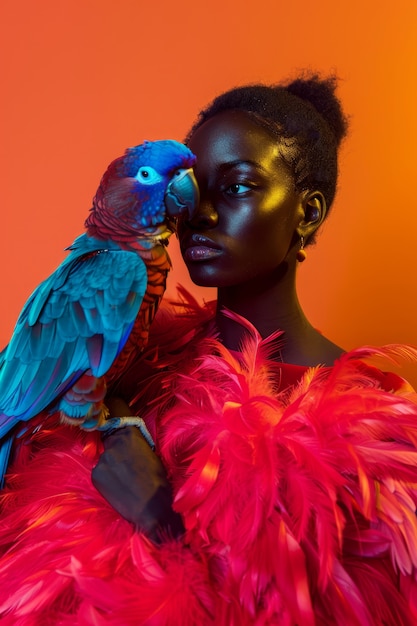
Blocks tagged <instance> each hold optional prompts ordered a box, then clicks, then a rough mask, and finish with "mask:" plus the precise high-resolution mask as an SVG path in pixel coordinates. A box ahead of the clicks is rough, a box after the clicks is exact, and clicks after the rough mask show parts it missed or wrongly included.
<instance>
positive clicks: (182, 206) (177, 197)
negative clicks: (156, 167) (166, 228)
mask: <svg viewBox="0 0 417 626" xmlns="http://www.w3.org/2000/svg"><path fill="white" fill-rule="evenodd" d="M199 199H200V192H199V189H198V184H197V181H196V179H195V176H194V172H193V170H192V168H189V169H187V170H186V169H179V170H177V171H176V172H175V174H174V176H173V177H172V179H171V181H170V182H169V184H168V187H167V190H166V192H165V198H164V203H165V207H166V210H167V213H168V216H169V217H170V218H173V219H174V220H175V218H177V217H179V216H180V215H184V217H185V218H186V219H191V218H192V216H193V214H194V211H195V209H196V208H197V206H198V202H199Z"/></svg>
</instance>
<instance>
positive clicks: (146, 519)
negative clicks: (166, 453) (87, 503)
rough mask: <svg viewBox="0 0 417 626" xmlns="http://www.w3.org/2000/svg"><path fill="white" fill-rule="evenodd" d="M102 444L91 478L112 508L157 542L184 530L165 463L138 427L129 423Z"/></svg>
mask: <svg viewBox="0 0 417 626" xmlns="http://www.w3.org/2000/svg"><path fill="white" fill-rule="evenodd" d="M112 412H113V411H112ZM119 414H120V413H119ZM123 414H124V415H126V414H128V412H127V411H125V412H124V413H123ZM103 445H104V452H103V454H102V455H101V457H100V458H99V461H98V463H97V465H96V466H95V468H94V469H93V471H92V481H93V484H94V485H95V487H96V488H97V489H98V491H99V492H100V493H101V494H102V495H103V496H104V498H106V500H107V501H108V502H109V503H110V504H111V505H112V506H113V508H115V509H116V511H118V512H119V513H120V515H122V516H123V517H124V518H125V519H127V520H129V521H130V522H133V523H134V524H136V526H137V527H138V528H139V529H140V530H142V531H143V532H144V533H146V535H147V536H148V537H149V538H150V539H152V540H153V541H155V542H157V543H159V542H160V541H161V539H162V538H163V536H164V535H165V536H167V535H168V536H169V535H171V536H173V537H178V536H180V535H181V534H182V533H184V526H183V524H182V520H181V516H180V515H179V514H178V513H176V512H175V511H173V509H172V500H173V498H172V490H171V486H170V484H169V482H168V479H167V476H166V472H165V469H164V466H163V465H162V462H161V460H160V459H159V457H158V456H157V455H156V454H155V452H153V450H152V449H151V448H150V447H149V445H148V444H147V442H146V441H145V439H144V438H143V436H142V435H141V433H140V431H139V429H138V428H136V427H135V426H128V427H126V428H120V429H118V430H115V431H113V432H112V433H111V434H109V435H108V436H107V437H105V439H104V441H103Z"/></svg>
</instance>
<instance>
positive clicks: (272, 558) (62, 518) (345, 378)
mask: <svg viewBox="0 0 417 626" xmlns="http://www.w3.org/2000/svg"><path fill="white" fill-rule="evenodd" d="M194 308H196V307H194V305H193V304H190V306H189V307H188V309H186V311H185V315H184V316H183V317H181V318H179V317H175V323H173V322H174V320H170V319H168V320H167V316H168V317H169V316H170V315H173V314H172V313H167V312H164V311H160V314H158V316H157V318H158V320H159V321H158V320H157V321H156V323H155V324H154V327H153V339H152V340H151V343H150V345H149V348H148V351H147V355H146V358H147V359H148V360H149V362H150V363H153V364H154V366H153V372H152V376H150V377H149V379H148V381H147V383H146V384H145V385H142V386H141V387H140V391H139V393H138V396H137V397H136V398H135V399H134V402H133V406H135V407H140V410H141V415H142V416H143V417H144V418H145V419H146V421H147V424H148V427H149V429H150V430H151V433H152V434H153V435H154V437H155V439H156V441H157V450H158V452H159V454H160V455H161V457H162V459H163V462H164V464H165V466H166V468H167V470H168V472H169V476H170V478H171V480H172V483H173V487H174V493H175V508H176V510H177V511H179V512H180V513H181V514H182V516H183V519H184V523H185V526H186V529H187V532H186V535H185V537H184V538H183V540H178V541H177V540H172V539H167V541H166V542H165V543H164V544H163V545H161V546H155V545H153V544H152V543H151V542H150V541H149V540H148V539H147V538H146V537H145V536H144V535H143V534H141V533H140V532H137V531H136V530H135V529H134V527H133V525H131V524H130V523H129V522H127V521H126V520H124V519H123V518H121V517H120V516H119V515H118V514H117V513H116V512H115V511H114V510H113V509H112V508H111V506H110V505H109V504H108V503H107V502H106V501H105V500H104V499H103V498H102V497H101V496H100V494H99V493H98V492H97V491H96V490H95V489H94V487H93V485H92V483H91V469H92V467H93V466H94V464H95V463H96V461H97V458H98V455H99V454H100V452H101V449H102V447H101V441H100V438H99V435H98V434H97V433H94V432H93V433H86V432H83V431H81V430H80V429H76V428H73V427H70V426H51V427H49V428H47V427H45V428H43V429H42V430H38V431H37V432H36V433H34V434H33V435H31V436H30V437H29V436H28V437H27V438H26V439H25V440H24V441H23V442H21V443H20V444H19V446H18V448H17V449H16V452H15V461H14V464H13V466H12V468H11V471H10V473H9V477H8V483H7V487H6V489H5V490H4V492H3V495H2V516H1V522H0V543H1V547H2V557H1V559H0V616H1V623H2V625H3V624H4V626H8V625H12V624H13V625H18V626H20V625H22V626H23V625H24V626H35V625H36V626H52V625H54V626H58V625H59V626H64V625H68V626H69V625H71V626H74V625H78V626H84V625H93V624H94V625H97V626H109V625H111V626H139V625H142V624H143V625H146V626H208V625H211V626H267V625H268V626H272V625H277V626H278V625H279V626H290V625H291V626H295V625H297V626H313V625H317V626H319V625H338V626H341V625H342V626H343V625H346V626H355V625H361V626H371V625H372V626H376V625H381V626H382V625H385V626H387V625H388V626H391V625H392V626H394V625H395V626H399V625H406V624H407V625H412V624H417V517H416V514H415V512H416V505H417V396H416V394H415V393H414V392H413V391H412V390H411V389H410V387H409V386H408V385H407V384H406V383H405V382H404V381H402V379H400V378H399V377H397V376H396V375H393V374H383V373H381V371H380V370H377V369H375V368H374V367H371V366H369V365H366V364H365V362H364V358H365V357H367V356H369V355H370V354H371V353H374V352H375V353H379V355H380V356H382V355H384V354H385V355H386V356H388V357H389V358H392V357H393V356H394V357H397V356H399V355H402V354H405V355H408V356H410V355H412V354H413V350H412V349H411V348H410V349H407V348H404V347H398V346H396V347H395V346H394V347H393V346H391V347H388V348H385V349H381V350H373V349H371V348H365V349H362V350H357V351H353V352H351V353H348V354H346V355H345V356H343V357H342V358H341V359H340V360H339V361H338V362H337V363H336V364H335V365H334V367H332V368H325V367H317V368H310V369H308V368H304V367H297V366H288V365H282V364H278V363H276V362H273V361H271V360H270V359H269V355H270V352H271V349H272V347H273V346H274V345H276V342H277V335H275V336H274V337H272V338H270V339H268V340H263V341H262V340H261V339H260V337H259V336H258V335H257V333H256V331H254V329H250V338H248V340H247V342H246V344H245V346H244V347H243V349H242V352H241V353H238V354H237V353H231V352H230V351H227V350H226V349H225V348H224V347H223V346H222V345H221V344H220V343H218V342H217V341H216V339H215V338H214V337H215V333H214V327H213V321H212V313H213V310H212V308H211V307H206V308H205V309H204V310H202V311H195V312H194V313H193V309H194ZM242 323H244V322H243V321H242ZM248 328H249V326H248ZM415 356H416V353H415V352H414V357H415ZM145 407H146V408H145Z"/></svg>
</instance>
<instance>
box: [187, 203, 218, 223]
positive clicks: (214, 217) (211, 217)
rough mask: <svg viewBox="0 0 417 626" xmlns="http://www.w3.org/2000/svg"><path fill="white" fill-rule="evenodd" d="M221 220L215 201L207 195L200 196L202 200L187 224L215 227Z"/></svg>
mask: <svg viewBox="0 0 417 626" xmlns="http://www.w3.org/2000/svg"><path fill="white" fill-rule="evenodd" d="M218 221H219V216H218V213H217V211H216V209H215V208H214V206H213V203H212V202H211V201H210V200H209V198H207V196H200V202H199V204H198V207H197V208H196V209H195V211H194V213H193V216H192V218H191V219H189V220H187V224H188V225H189V226H190V227H191V228H199V227H200V228H201V226H204V228H214V227H215V226H216V225H217V223H218Z"/></svg>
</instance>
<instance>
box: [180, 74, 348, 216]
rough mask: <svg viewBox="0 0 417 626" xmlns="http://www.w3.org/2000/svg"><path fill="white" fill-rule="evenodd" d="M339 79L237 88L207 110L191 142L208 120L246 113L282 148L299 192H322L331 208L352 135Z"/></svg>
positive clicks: (311, 78) (315, 77) (313, 78)
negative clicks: (343, 146) (340, 160)
mask: <svg viewBox="0 0 417 626" xmlns="http://www.w3.org/2000/svg"><path fill="white" fill-rule="evenodd" d="M336 83H337V79H336V77H334V76H331V77H328V78H326V79H321V78H320V77H319V76H318V75H317V74H313V75H310V76H308V77H304V76H302V77H300V78H298V79H296V80H293V81H291V82H289V83H286V84H285V83H283V84H278V85H263V84H254V85H246V86H243V87H236V88H234V89H231V90H229V91H226V92H225V93H223V94H221V95H219V96H217V98H215V99H214V100H213V101H212V102H211V104H209V105H208V106H207V107H206V108H205V109H203V110H202V111H201V112H200V114H199V117H198V119H197V121H196V122H195V124H194V125H193V127H192V128H191V130H190V132H189V133H188V136H187V139H186V141H187V140H188V139H190V137H191V135H192V134H193V133H194V132H195V131H196V130H197V128H199V127H200V126H201V125H202V124H204V122H206V121H207V120H208V119H210V118H212V117H214V116H215V115H217V114H218V113H220V112H222V111H226V110H230V109H238V110H241V111H245V112H246V113H248V115H250V116H251V117H253V118H254V119H255V120H256V122H257V123H258V124H260V125H261V126H263V127H264V128H266V129H267V130H268V131H269V132H270V133H272V135H273V136H275V137H276V138H277V139H278V141H279V143H280V145H282V146H283V150H282V158H283V159H284V160H285V161H286V163H287V164H288V166H289V167H290V169H291V171H292V173H293V176H294V182H295V186H296V189H297V190H298V191H303V190H305V189H310V190H315V189H317V190H319V191H321V192H322V193H323V195H324V197H325V199H326V203H327V208H328V209H329V207H330V206H331V204H332V202H333V199H334V195H335V192H336V184H337V153H338V148H339V146H340V143H341V141H342V139H343V137H344V136H345V135H346V132H347V119H346V117H345V115H344V114H343V111H342V107H341V104H340V101H339V100H338V98H337V97H336V95H335V90H336Z"/></svg>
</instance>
